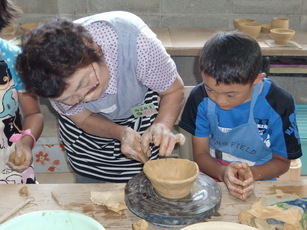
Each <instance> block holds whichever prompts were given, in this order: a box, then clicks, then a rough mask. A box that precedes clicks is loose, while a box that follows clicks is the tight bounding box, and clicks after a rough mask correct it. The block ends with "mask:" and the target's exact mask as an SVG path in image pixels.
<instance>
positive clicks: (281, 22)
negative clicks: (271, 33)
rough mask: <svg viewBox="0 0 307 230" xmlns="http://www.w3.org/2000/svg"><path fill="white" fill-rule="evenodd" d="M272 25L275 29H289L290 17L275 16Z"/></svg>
mask: <svg viewBox="0 0 307 230" xmlns="http://www.w3.org/2000/svg"><path fill="white" fill-rule="evenodd" d="M271 26H272V29H275V28H284V29H288V28H289V18H285V17H274V18H272V22H271Z"/></svg>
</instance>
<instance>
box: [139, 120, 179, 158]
mask: <svg viewBox="0 0 307 230" xmlns="http://www.w3.org/2000/svg"><path fill="white" fill-rule="evenodd" d="M184 142H185V137H184V136H183V135H182V134H181V133H178V134H173V133H172V131H171V130H170V129H169V127H168V126H166V125H165V124H163V123H157V124H155V123H154V124H152V125H151V126H150V127H149V128H148V129H147V130H146V131H145V132H144V134H143V135H142V151H143V153H144V154H147V156H148V157H149V156H150V154H151V152H150V149H149V145H150V143H154V145H155V146H160V150H159V154H160V155H161V156H169V155H171V154H172V152H173V149H174V146H175V144H176V143H179V144H180V145H183V144H184Z"/></svg>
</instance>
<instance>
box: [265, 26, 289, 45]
mask: <svg viewBox="0 0 307 230" xmlns="http://www.w3.org/2000/svg"><path fill="white" fill-rule="evenodd" d="M294 34H295V31H294V30H290V29H282V28H275V29H271V30H270V35H271V37H272V38H273V39H274V41H275V43H276V44H279V45H287V44H288V43H289V41H290V40H291V39H292V38H293V36H294Z"/></svg>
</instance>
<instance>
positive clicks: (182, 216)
mask: <svg viewBox="0 0 307 230" xmlns="http://www.w3.org/2000/svg"><path fill="white" fill-rule="evenodd" d="M221 198H222V192H221V189H220V187H219V185H218V184H217V183H216V182H215V181H214V180H213V179H212V178H210V177H208V176H207V175H205V174H203V173H199V176H198V178H197V179H196V181H195V183H194V185H193V187H192V190H191V193H190V195H188V196H187V197H185V198H182V199H176V200H172V199H166V198H163V197H161V196H159V195H158V194H157V193H156V192H155V191H154V188H153V187H152V185H151V183H150V181H149V180H148V179H147V177H146V176H145V174H144V173H143V172H141V173H139V174H138V175H136V176H134V177H133V178H132V179H131V180H129V181H128V183H127V184H126V187H125V201H126V205H127V206H128V208H129V210H130V211H131V212H132V213H134V214H135V215H137V216H139V217H140V218H142V219H145V220H146V221H148V222H151V223H153V224H161V225H189V224H193V223H197V222H200V221H203V220H204V219H207V218H209V217H210V216H212V215H213V214H214V213H215V212H216V211H217V210H218V209H219V207H220V205H221Z"/></svg>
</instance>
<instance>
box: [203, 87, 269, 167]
mask: <svg viewBox="0 0 307 230" xmlns="http://www.w3.org/2000/svg"><path fill="white" fill-rule="evenodd" d="M262 84H263V82H259V83H258V84H257V85H256V86H254V91H253V94H252V100H251V104H250V112H249V119H248V122H247V123H246V124H242V125H239V126H237V127H235V128H233V129H231V130H230V131H229V132H227V133H224V132H222V131H221V130H220V129H219V127H218V124H219V122H218V117H217V115H216V114H215V108H216V104H215V103H214V102H213V101H211V100H210V99H209V100H208V114H207V116H208V119H209V122H210V126H211V135H210V149H211V151H210V152H211V155H213V157H215V158H217V159H219V160H223V161H228V162H234V161H237V162H246V163H248V164H249V165H250V166H252V165H262V164H264V163H265V162H267V161H269V160H271V159H272V151H271V149H270V148H268V147H267V146H266V145H265V143H264V142H263V140H262V138H261V136H260V134H259V130H258V127H257V124H256V122H255V119H254V113H253V111H254V107H255V103H256V101H257V98H258V94H259V93H260V91H261V86H262ZM212 150H213V151H212Z"/></svg>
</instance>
